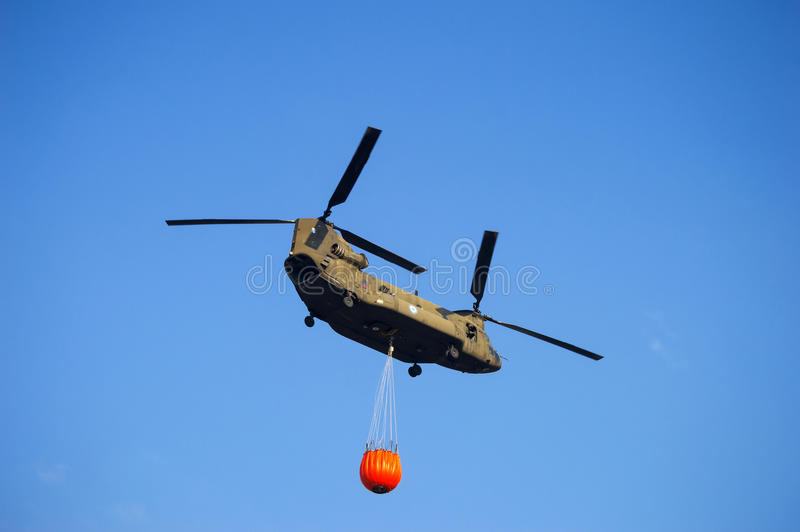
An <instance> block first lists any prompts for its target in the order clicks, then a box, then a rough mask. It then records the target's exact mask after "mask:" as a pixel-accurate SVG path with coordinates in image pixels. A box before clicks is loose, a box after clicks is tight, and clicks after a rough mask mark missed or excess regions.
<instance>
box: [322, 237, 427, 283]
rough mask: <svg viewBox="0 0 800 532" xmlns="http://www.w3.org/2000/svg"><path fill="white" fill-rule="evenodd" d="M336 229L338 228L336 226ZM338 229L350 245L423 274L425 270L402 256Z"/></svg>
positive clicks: (412, 271)
mask: <svg viewBox="0 0 800 532" xmlns="http://www.w3.org/2000/svg"><path fill="white" fill-rule="evenodd" d="M334 227H336V226H334ZM336 229H337V230H338V231H339V232H340V233H342V237H343V238H344V239H345V240H347V241H348V242H349V243H351V244H353V245H354V246H356V247H359V248H361V249H363V250H364V251H366V252H368V253H372V254H373V255H377V256H378V257H381V258H382V259H384V260H387V261H389V262H391V263H392V264H397V265H398V266H400V267H401V268H405V269H406V270H408V271H410V272H411V273H423V272H424V271H426V270H425V268H423V267H422V266H420V265H418V264H414V263H413V262H411V261H410V260H408V259H404V258H403V257H401V256H400V255H397V254H395V253H392V252H391V251H389V250H388V249H385V248H382V247H380V246H379V245H377V244H373V243H372V242H370V241H369V240H367V239H365V238H361V237H360V236H358V235H357V234H355V233H351V232H350V231H348V230H347V229H342V228H341V227H336Z"/></svg>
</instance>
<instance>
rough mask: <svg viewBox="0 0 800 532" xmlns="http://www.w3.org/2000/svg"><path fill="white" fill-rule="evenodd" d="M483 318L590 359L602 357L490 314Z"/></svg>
mask: <svg viewBox="0 0 800 532" xmlns="http://www.w3.org/2000/svg"><path fill="white" fill-rule="evenodd" d="M483 319H485V320H486V321H491V322H492V323H496V324H498V325H502V326H503V327H508V328H509V329H513V330H515V331H517V332H521V333H522V334H527V335H528V336H533V337H534V338H538V339H539V340H544V341H545V342H548V343H551V344H553V345H557V346H558V347H563V348H564V349H568V350H570V351H572V352H573V353H578V354H579V355H583V356H585V357H589V358H591V359H592V360H600V359H601V358H603V357H602V356H601V355H598V354H597V353H592V352H591V351H587V350H586V349H583V348H582V347H578V346H576V345H572V344H568V343H567V342H562V341H561V340H556V339H555V338H551V337H550V336H547V335H545V334H541V333H537V332H535V331H531V330H530V329H526V328H525V327H520V326H519V325H512V324H511V323H504V322H502V321H500V320H496V319H494V318H492V317H491V316H485V315H484V316H483Z"/></svg>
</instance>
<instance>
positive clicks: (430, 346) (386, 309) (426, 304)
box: [284, 218, 501, 373]
mask: <svg viewBox="0 0 800 532" xmlns="http://www.w3.org/2000/svg"><path fill="white" fill-rule="evenodd" d="M367 266H368V261H367V258H366V256H365V255H363V254H361V253H356V252H354V251H353V250H352V248H351V247H350V245H349V244H348V243H347V242H346V241H345V240H344V238H342V236H341V235H340V234H339V233H337V232H336V230H335V228H334V227H333V225H332V224H330V223H328V222H326V221H324V220H322V219H317V218H298V219H297V220H296V222H295V226H294V235H293V237H292V247H291V250H290V251H289V256H288V257H287V259H286V261H285V262H284V267H285V269H286V272H287V274H288V275H289V278H290V279H291V281H292V283H293V284H294V286H295V288H296V289H297V293H298V295H299V296H300V299H301V300H302V301H303V303H305V305H306V307H307V308H308V311H309V313H310V315H311V316H312V317H313V318H317V319H320V320H322V321H325V322H327V323H328V324H329V325H330V326H331V328H332V329H333V330H334V331H335V332H337V333H339V334H340V335H342V336H344V337H346V338H349V339H351V340H354V341H356V342H358V343H360V344H362V345H365V346H367V347H370V348H372V349H375V350H376V351H379V352H382V353H387V352H388V350H389V346H390V344H391V345H392V346H393V347H394V352H393V356H394V357H395V358H397V359H398V360H401V361H403V362H408V363H413V364H416V363H433V364H439V365H441V366H444V367H446V368H450V369H454V370H458V371H463V372H466V373H490V372H493V371H497V370H499V369H500V365H501V361H500V355H499V354H498V353H497V351H495V349H494V348H493V347H492V344H491V342H490V341H489V337H488V336H487V335H486V333H485V332H484V321H483V319H482V318H481V317H480V315H479V314H477V313H475V312H473V311H470V310H461V311H450V310H447V309H445V308H443V307H441V306H439V305H437V304H435V303H433V302H430V301H427V300H425V299H423V298H421V297H419V296H418V295H416V294H412V293H410V292H408V291H406V290H403V289H401V288H398V287H397V286H394V285H392V284H390V283H387V282H385V281H383V280H381V279H379V278H377V277H375V276H373V275H370V274H368V273H366V272H365V271H363V270H364V269H365V268H366V267H367Z"/></svg>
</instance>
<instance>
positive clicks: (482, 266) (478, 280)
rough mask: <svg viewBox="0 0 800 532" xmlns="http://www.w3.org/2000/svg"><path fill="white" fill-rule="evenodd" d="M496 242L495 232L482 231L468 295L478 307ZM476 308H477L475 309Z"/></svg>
mask: <svg viewBox="0 0 800 532" xmlns="http://www.w3.org/2000/svg"><path fill="white" fill-rule="evenodd" d="M496 242H497V231H484V232H483V240H481V249H480V250H479V251H478V260H477V261H476V262H475V273H473V274H472V285H471V286H470V289H469V291H470V293H472V295H473V297H475V304H476V305H480V303H481V299H483V291H484V290H485V289H486V278H487V277H488V276H489V265H490V264H491V263H492V254H493V253H494V245H495V243H496ZM475 308H477V306H476V307H475Z"/></svg>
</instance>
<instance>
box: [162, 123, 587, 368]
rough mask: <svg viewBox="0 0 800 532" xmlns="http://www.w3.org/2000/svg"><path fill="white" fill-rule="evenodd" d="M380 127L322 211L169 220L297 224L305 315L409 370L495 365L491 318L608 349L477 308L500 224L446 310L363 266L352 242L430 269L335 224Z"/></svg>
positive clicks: (297, 278) (296, 273)
mask: <svg viewBox="0 0 800 532" xmlns="http://www.w3.org/2000/svg"><path fill="white" fill-rule="evenodd" d="M380 134H381V130H380V129H376V128H374V127H367V130H366V132H365V133H364V135H363V137H362V138H361V142H360V143H359V145H358V148H357V149H356V151H355V154H354V155H353V157H352V159H351V160H350V163H349V164H348V166H347V168H346V169H345V171H344V174H343V175H342V177H341V179H340V180H339V184H338V185H337V186H336V189H335V190H334V192H333V194H332V195H331V197H330V200H329V201H328V206H327V208H326V209H325V211H324V213H323V214H322V215H321V216H319V217H317V218H297V219H295V220H285V219H230V218H202V219H190V220H166V223H167V225H169V226H189V225H217V224H293V225H294V233H293V235H292V244H291V248H290V250H289V256H288V257H287V258H286V260H285V261H284V269H285V270H286V273H287V275H288V277H289V279H290V280H291V282H292V284H293V285H294V287H295V289H296V290H297V294H298V295H299V297H300V299H301V300H302V301H303V303H304V304H305V305H306V307H307V309H308V315H307V316H305V318H304V322H305V325H307V326H308V327H313V326H314V324H315V320H316V319H319V320H322V321H325V322H327V323H328V325H329V326H330V327H331V328H332V329H333V330H334V331H335V332H336V333H338V334H340V335H342V336H344V337H345V338H348V339H350V340H353V341H356V342H358V343H360V344H362V345H365V346H367V347H369V348H372V349H374V350H376V351H379V352H381V353H387V354H388V355H390V356H394V357H395V358H397V359H398V360H400V361H402V362H406V363H408V364H411V366H409V368H408V374H409V375H410V376H411V377H417V376H419V375H420V374H422V368H421V366H420V364H439V365H440V366H443V367H446V368H450V369H453V370H457V371H461V372H464V373H491V372H495V371H498V370H499V369H500V366H501V364H502V362H501V356H500V354H499V353H498V352H497V351H496V350H495V348H494V347H493V346H492V343H491V341H490V340H489V336H488V335H487V334H486V332H485V328H484V325H485V323H486V322H491V323H495V324H497V325H501V326H503V327H507V328H509V329H512V330H515V331H518V332H521V333H523V334H526V335H528V336H532V337H533V338H537V339H539V340H543V341H545V342H548V343H550V344H553V345H556V346H558V347H561V348H563V349H567V350H569V351H572V352H574V353H577V354H579V355H583V356H585V357H588V358H590V359H592V360H600V359H602V358H603V357H602V356H601V355H598V354H596V353H593V352H591V351H588V350H586V349H583V348H581V347H577V346H575V345H572V344H569V343H567V342H563V341H561V340H557V339H555V338H552V337H550V336H547V335H544V334H541V333H538V332H535V331H532V330H529V329H526V328H524V327H520V326H519V325H514V324H511V323H505V322H503V321H500V320H497V319H495V318H492V317H491V316H489V315H487V314H484V313H482V312H481V311H480V302H481V300H482V299H483V294H484V291H485V288H486V280H487V276H488V273H489V267H490V264H491V260H492V254H493V253H494V247H495V244H496V242H497V236H498V233H497V232H496V231H485V232H484V234H483V239H482V241H481V246H480V248H479V251H478V254H477V259H476V264H475V270H474V272H473V277H472V284H471V285H470V293H471V294H472V296H473V297H474V298H475V301H474V303H473V305H472V309H471V310H455V311H451V310H447V309H445V308H444V307H442V306H440V305H437V304H436V303H433V302H431V301H427V300H425V299H423V298H421V297H419V295H418V294H417V292H416V291H415V292H414V293H413V294H412V293H410V292H408V291H406V290H403V289H401V288H399V287H397V286H394V285H392V284H389V283H387V282H384V281H383V280H381V279H379V278H377V277H375V276H373V275H370V274H368V273H366V272H365V271H364V269H365V268H367V266H368V265H369V261H368V259H367V256H366V255H365V254H364V253H357V252H355V251H354V250H353V248H352V247H351V246H355V247H357V248H359V249H362V250H364V251H366V252H368V253H371V254H373V255H376V256H378V257H381V258H382V259H384V260H386V261H388V262H391V263H392V264H395V265H397V266H400V267H401V268H404V269H406V270H409V271H410V272H412V273H414V274H421V273H424V272H425V271H426V269H425V268H423V267H422V266H420V265H418V264H415V263H414V262H411V261H410V260H408V259H405V258H403V257H401V256H399V255H397V254H395V253H393V252H391V251H389V250H387V249H385V248H383V247H381V246H379V245H377V244H375V243H373V242H370V241H369V240H367V239H365V238H363V237H361V236H358V235H356V234H355V233H352V232H350V231H348V230H347V229H344V228H342V227H338V226H336V225H334V224H333V223H332V222H330V221H329V220H328V218H329V217H330V215H331V209H332V208H333V207H335V206H337V205H341V204H342V203H344V202H345V201H346V200H347V197H348V196H349V195H350V192H351V191H352V189H353V186H354V185H355V183H356V180H357V179H358V177H359V175H360V174H361V171H362V170H363V168H364V165H365V164H366V163H367V160H368V159H369V156H370V154H371V153H372V149H373V148H374V147H375V144H376V142H377V141H378V137H379V136H380Z"/></svg>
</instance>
